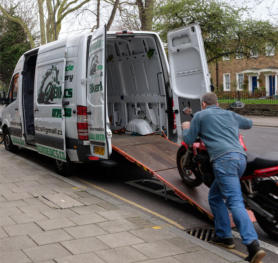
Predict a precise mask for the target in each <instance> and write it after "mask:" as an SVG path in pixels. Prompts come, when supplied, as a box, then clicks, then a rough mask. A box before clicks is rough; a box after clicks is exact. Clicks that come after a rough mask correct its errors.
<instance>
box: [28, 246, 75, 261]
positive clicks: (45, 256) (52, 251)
mask: <svg viewBox="0 0 278 263" xmlns="http://www.w3.org/2000/svg"><path fill="white" fill-rule="evenodd" d="M23 252H24V253H25V254H26V255H27V256H28V257H29V258H30V259H31V260H32V261H33V262H40V261H43V260H50V259H54V258H62V257H66V256H69V255H71V254H70V252H69V251H68V250H66V249H65V248H64V247H62V246H61V245H60V244H50V245H45V246H39V247H34V248H28V249H23Z"/></svg>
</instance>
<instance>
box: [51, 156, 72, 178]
mask: <svg viewBox="0 0 278 263" xmlns="http://www.w3.org/2000/svg"><path fill="white" fill-rule="evenodd" d="M55 167H56V172H57V173H58V174H60V175H62V176H65V177H69V176H71V173H72V163H71V162H70V161H69V160H67V161H66V162H63V161H60V160H55Z"/></svg>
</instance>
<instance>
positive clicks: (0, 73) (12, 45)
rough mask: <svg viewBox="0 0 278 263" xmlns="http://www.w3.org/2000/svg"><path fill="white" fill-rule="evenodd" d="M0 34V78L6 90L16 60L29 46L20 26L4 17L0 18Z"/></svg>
mask: <svg viewBox="0 0 278 263" xmlns="http://www.w3.org/2000/svg"><path fill="white" fill-rule="evenodd" d="M0 32H1V35H0V77H1V81H2V82H3V86H4V87H5V88H7V87H8V85H9V82H10V79H11V76H12V74H13V70H14V67H15V65H16V63H17V61H18V59H19V58H20V56H21V55H22V54H23V53H24V52H25V51H27V50H28V49H30V44H29V43H28V42H27V40H26V35H25V33H24V31H23V29H22V28H21V26H20V25H18V24H16V23H14V22H10V21H8V20H6V19H5V18H4V17H1V18H0Z"/></svg>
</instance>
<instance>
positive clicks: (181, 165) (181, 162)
mask: <svg viewBox="0 0 278 263" xmlns="http://www.w3.org/2000/svg"><path fill="white" fill-rule="evenodd" d="M186 152H187V150H186V148H185V147H184V146H181V147H180V148H179V150H178V152H177V167H178V170H179V174H180V177H181V179H182V181H183V182H184V183H185V184H186V185H187V186H189V187H192V188H193V187H197V186H199V185H200V184H202V179H201V175H200V172H199V170H198V168H197V167H196V168H195V169H194V168H192V167H190V166H189V165H188V164H187V163H188V162H187V160H186Z"/></svg>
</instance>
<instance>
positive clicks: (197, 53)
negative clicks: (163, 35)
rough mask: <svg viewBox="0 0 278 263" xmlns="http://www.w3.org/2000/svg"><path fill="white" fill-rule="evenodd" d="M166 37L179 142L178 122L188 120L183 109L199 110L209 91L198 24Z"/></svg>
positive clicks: (180, 131) (208, 80)
mask: <svg viewBox="0 0 278 263" xmlns="http://www.w3.org/2000/svg"><path fill="white" fill-rule="evenodd" d="M167 38H168V54H169V65H170V80H171V87H172V90H173V98H174V111H175V113H176V125H177V133H178V140H179V141H181V140H182V129H181V123H182V122H184V121H188V120H190V119H191V117H190V116H187V115H185V114H183V112H182V111H183V109H184V108H185V107H191V108H192V110H193V113H194V112H196V111H199V110H200V109H201V102H200V98H201V96H202V95H203V94H204V93H206V92H209V91H210V75H209V71H208V66H207V60H206V54H205V50H204V44H203V38H202V35H201V29H200V27H199V26H198V25H190V26H188V27H185V28H182V29H178V30H175V31H171V32H169V33H168V36H167Z"/></svg>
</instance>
